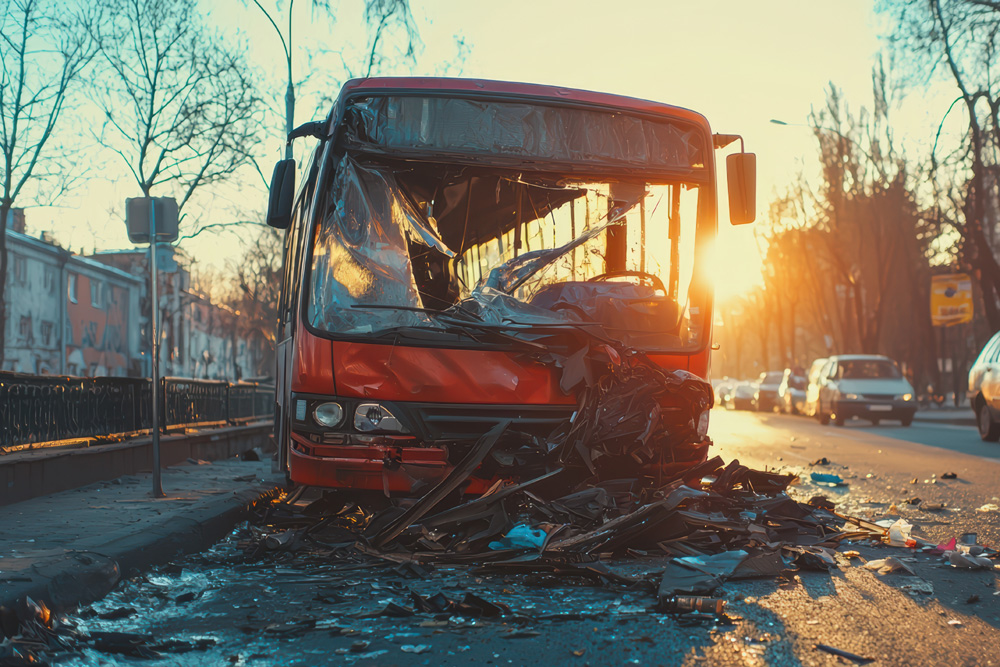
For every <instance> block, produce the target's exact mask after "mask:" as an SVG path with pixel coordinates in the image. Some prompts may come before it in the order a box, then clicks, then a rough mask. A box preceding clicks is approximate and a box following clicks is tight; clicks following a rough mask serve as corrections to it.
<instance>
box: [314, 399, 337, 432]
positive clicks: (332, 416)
mask: <svg viewBox="0 0 1000 667" xmlns="http://www.w3.org/2000/svg"><path fill="white" fill-rule="evenodd" d="M313 419H315V420H316V423H317V424H319V425H320V426H326V427H327V428H333V427H334V426H336V425H337V424H339V423H340V422H342V421H343V420H344V408H343V407H341V405H340V403H320V404H319V405H317V406H316V408H315V409H314V410H313Z"/></svg>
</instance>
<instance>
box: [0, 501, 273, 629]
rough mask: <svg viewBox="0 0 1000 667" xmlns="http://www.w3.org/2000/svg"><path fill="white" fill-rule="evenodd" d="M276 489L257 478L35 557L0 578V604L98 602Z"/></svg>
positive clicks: (217, 534) (207, 539) (189, 549)
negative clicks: (180, 509)
mask: <svg viewBox="0 0 1000 667" xmlns="http://www.w3.org/2000/svg"><path fill="white" fill-rule="evenodd" d="M279 490H280V486H279V485H277V484H276V483H271V482H263V483H261V484H260V485H259V486H257V487H256V488H253V489H246V490H243V491H238V492H233V493H232V494H226V495H222V496H218V497H213V498H208V499H206V500H205V501H203V502H200V503H198V504H197V505H195V506H193V507H191V508H190V510H189V511H186V512H185V513H184V514H183V515H176V514H175V515H165V516H163V517H162V520H160V521H158V522H156V523H155V524H154V525H152V526H150V525H148V524H146V525H143V526H141V527H140V528H131V527H130V528H124V529H120V530H117V531H114V532H111V533H107V534H105V535H102V536H100V537H99V538H94V539H93V540H92V541H93V542H94V544H93V546H91V545H90V544H84V543H79V544H77V545H74V546H77V547H83V548H76V549H67V550H64V551H62V552H59V553H52V554H51V555H50V556H45V557H41V558H35V559H33V562H32V563H30V567H27V568H24V569H23V570H21V572H20V573H19V575H20V576H15V577H13V578H10V579H7V580H5V581H2V582H0V584H2V585H0V605H2V606H5V607H8V608H10V609H14V610H20V609H21V606H20V605H21V603H22V602H23V600H24V598H25V597H30V598H32V599H34V600H36V601H37V600H43V601H44V602H45V604H46V605H48V606H49V607H50V608H52V609H54V610H64V609H69V608H72V607H76V606H78V605H81V604H86V603H88V602H93V601H94V600H98V599H100V598H102V597H104V596H105V595H107V594H108V593H109V592H110V591H111V589H113V588H114V587H115V585H116V584H117V583H118V582H119V581H120V580H121V579H122V578H125V577H129V576H132V575H134V574H137V573H139V572H142V571H144V570H146V569H149V568H150V567H153V566H155V565H161V564H163V563H166V562H169V561H170V560H172V559H174V558H177V557H178V556H182V555H185V554H189V553H195V552H198V551H201V550H203V549H206V548H207V547H209V546H211V545H212V544H214V543H215V542H217V541H219V540H220V539H222V538H223V537H224V536H225V535H226V534H227V533H229V531H230V530H232V528H233V526H235V525H236V524H237V523H238V522H239V521H240V520H242V519H243V518H244V517H246V516H247V514H248V513H249V511H250V509H251V508H252V507H253V506H254V505H255V504H257V503H259V502H261V501H265V500H269V499H270V498H272V497H274V495H275V494H277V493H278V492H279ZM7 562H8V563H9V562H10V561H9V560H8V561H7ZM16 570H17V568H15V571H16Z"/></svg>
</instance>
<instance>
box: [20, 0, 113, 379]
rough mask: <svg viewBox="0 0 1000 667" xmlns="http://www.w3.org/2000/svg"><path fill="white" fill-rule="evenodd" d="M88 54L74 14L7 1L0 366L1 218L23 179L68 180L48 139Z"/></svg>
mask: <svg viewBox="0 0 1000 667" xmlns="http://www.w3.org/2000/svg"><path fill="white" fill-rule="evenodd" d="M56 10H59V11H58V12H57V11H56ZM57 14H58V15H59V18H57ZM94 52H95V49H94V43H93V41H92V40H91V39H90V38H89V36H88V34H87V31H86V30H84V29H83V28H82V25H81V24H80V23H79V22H78V21H77V18H76V17H71V18H66V12H65V10H64V9H62V8H60V7H59V6H58V5H57V4H55V3H51V4H50V3H45V2H44V1H43V0H10V1H9V2H7V3H6V7H5V10H4V12H3V13H2V15H0V152H2V158H0V181H2V191H0V366H2V364H3V355H4V349H5V347H6V342H7V341H6V331H7V327H6V323H7V309H6V303H7V294H6V291H7V234H6V226H7V219H8V217H9V216H10V211H11V209H12V208H13V207H14V204H15V203H17V202H18V200H19V198H21V197H22V196H24V195H25V188H26V186H28V185H29V184H31V185H36V186H37V185H38V184H39V182H46V181H47V182H49V183H53V182H54V183H55V184H56V187H55V192H56V193H57V194H58V193H60V192H62V191H63V190H64V188H65V186H67V185H68V184H69V183H71V182H72V181H73V180H74V178H75V176H76V172H75V171H74V170H73V169H72V168H71V167H72V165H70V164H68V163H67V162H66V160H65V158H66V153H65V152H64V151H59V150H56V146H55V145H54V137H55V136H56V135H57V133H58V130H59V128H60V123H61V121H63V120H64V114H65V112H66V110H67V107H68V106H69V100H70V96H71V93H72V90H73V87H74V86H75V84H77V83H78V82H79V80H80V75H81V73H82V72H83V70H84V68H86V67H87V65H88V64H89V63H90V61H91V60H92V58H93V56H94Z"/></svg>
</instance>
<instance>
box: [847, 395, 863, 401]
mask: <svg viewBox="0 0 1000 667" xmlns="http://www.w3.org/2000/svg"><path fill="white" fill-rule="evenodd" d="M844 398H846V399H847V400H849V401H856V400H858V399H859V398H861V397H860V396H858V395H857V394H844Z"/></svg>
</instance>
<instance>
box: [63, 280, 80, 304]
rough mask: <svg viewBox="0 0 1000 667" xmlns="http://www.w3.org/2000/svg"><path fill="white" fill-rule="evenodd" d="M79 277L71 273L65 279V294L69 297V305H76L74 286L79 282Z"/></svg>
mask: <svg viewBox="0 0 1000 667" xmlns="http://www.w3.org/2000/svg"><path fill="white" fill-rule="evenodd" d="M79 277H80V276H78V275H76V274H75V273H71V274H69V275H68V276H67V278H66V294H67V295H68V296H69V300H70V303H76V302H77V298H76V284H77V282H79Z"/></svg>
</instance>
